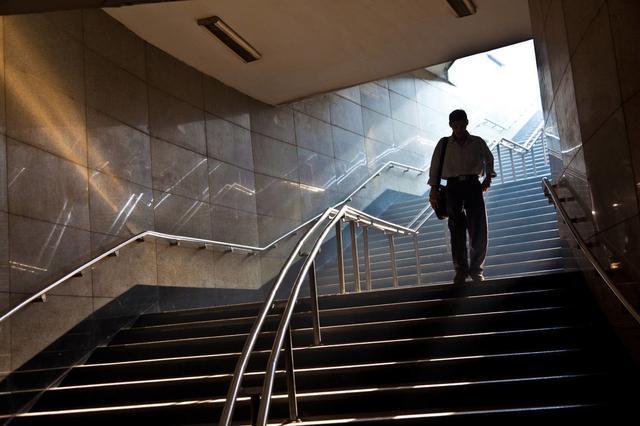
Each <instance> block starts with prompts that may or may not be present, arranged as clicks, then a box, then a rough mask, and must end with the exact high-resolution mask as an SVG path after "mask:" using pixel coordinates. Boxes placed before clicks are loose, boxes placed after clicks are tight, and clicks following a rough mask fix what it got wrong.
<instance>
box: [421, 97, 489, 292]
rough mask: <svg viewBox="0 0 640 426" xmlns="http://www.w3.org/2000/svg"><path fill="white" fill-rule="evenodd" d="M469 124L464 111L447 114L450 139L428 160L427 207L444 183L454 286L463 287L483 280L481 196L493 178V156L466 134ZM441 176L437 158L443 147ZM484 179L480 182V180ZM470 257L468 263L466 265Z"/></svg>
mask: <svg viewBox="0 0 640 426" xmlns="http://www.w3.org/2000/svg"><path fill="white" fill-rule="evenodd" d="M468 125H469V120H468V119H467V113H466V112H465V111H464V110H461V109H457V110H455V111H452V112H451V114H449V126H450V127H451V129H452V130H453V133H452V134H451V136H448V137H444V138H442V139H440V141H439V142H438V144H437V145H436V148H435V150H434V151H433V156H432V157H431V169H430V171H429V185H430V186H431V192H430V193H429V203H430V204H431V206H432V207H435V206H437V205H438V202H439V200H440V192H439V189H438V187H439V184H440V178H442V179H446V181H447V186H446V192H447V194H446V195H447V196H446V204H447V205H446V210H447V215H448V216H449V221H448V225H449V233H450V236H451V254H452V257H453V266H454V268H455V271H456V274H455V277H454V279H453V282H454V284H462V283H464V282H465V280H466V279H467V277H468V276H470V277H471V279H472V280H473V281H474V282H480V281H483V280H484V275H483V266H484V261H485V258H486V256H487V212H486V209H485V205H484V197H483V192H486V191H487V190H488V189H489V187H490V186H491V179H492V178H493V177H495V176H496V173H495V171H494V169H493V154H491V151H490V150H489V148H488V147H487V144H486V143H485V141H484V140H483V139H482V138H480V137H478V136H474V135H470V134H469V132H467V126H468ZM445 144H446V145H447V147H446V150H445V156H444V162H443V164H442V174H441V176H438V172H439V169H440V157H441V155H442V150H443V148H444V145H445ZM482 175H484V179H483V180H482V182H480V180H479V178H480V176H482ZM467 231H468V232H469V240H470V244H469V245H470V250H469V251H470V253H469V254H470V256H468V255H467ZM469 257H470V258H471V262H469Z"/></svg>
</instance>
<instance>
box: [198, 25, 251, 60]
mask: <svg viewBox="0 0 640 426" xmlns="http://www.w3.org/2000/svg"><path fill="white" fill-rule="evenodd" d="M198 25H200V26H202V27H203V28H205V29H207V30H208V31H209V32H210V33H211V34H213V35H214V36H215V37H216V38H217V39H218V40H220V41H221V42H222V43H224V44H225V46H227V47H228V48H229V49H231V50H232V51H233V52H234V53H235V54H236V55H238V56H239V57H240V58H241V59H242V60H243V61H245V62H253V61H257V60H258V59H260V58H262V55H260V53H259V52H258V51H257V50H256V49H254V48H253V46H251V45H250V44H249V43H248V42H247V41H246V40H245V39H243V38H242V37H241V36H240V34H238V33H237V32H235V31H234V30H233V29H232V28H231V27H230V26H229V25H227V24H225V22H224V21H223V20H222V19H220V17H218V16H212V17H210V18H203V19H198Z"/></svg>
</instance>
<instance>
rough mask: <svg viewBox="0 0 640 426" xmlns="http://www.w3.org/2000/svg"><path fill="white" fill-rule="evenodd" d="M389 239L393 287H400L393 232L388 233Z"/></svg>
mask: <svg viewBox="0 0 640 426" xmlns="http://www.w3.org/2000/svg"><path fill="white" fill-rule="evenodd" d="M387 238H388V239H389V254H390V255H391V273H392V274H393V288H398V269H397V268H396V243H395V241H394V240H393V234H392V233H389V234H387Z"/></svg>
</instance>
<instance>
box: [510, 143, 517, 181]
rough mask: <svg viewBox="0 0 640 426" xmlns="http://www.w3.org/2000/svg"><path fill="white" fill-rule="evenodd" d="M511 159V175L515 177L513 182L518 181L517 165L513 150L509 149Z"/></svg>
mask: <svg viewBox="0 0 640 426" xmlns="http://www.w3.org/2000/svg"><path fill="white" fill-rule="evenodd" d="M509 159H510V160H511V175H512V176H513V181H514V182H515V181H516V164H515V163H514V162H513V150H512V149H509Z"/></svg>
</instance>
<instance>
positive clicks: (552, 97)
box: [538, 0, 580, 125]
mask: <svg viewBox="0 0 640 426" xmlns="http://www.w3.org/2000/svg"><path fill="white" fill-rule="evenodd" d="M557 1H562V0H557ZM560 6H562V4H561V5H560ZM549 10H551V7H549ZM562 20H563V22H564V9H562ZM546 33H547V24H546V23H545V25H544V28H543V34H544V38H545V44H546ZM563 35H564V39H565V43H566V44H567V51H568V50H569V48H568V46H569V39H567V31H566V27H565V31H564V34H563ZM578 45H580V43H578ZM576 49H577V47H576ZM548 53H549V49H547V61H548V63H549V84H550V85H551V92H552V93H553V95H552V96H551V103H550V106H551V108H553V106H554V105H555V103H556V97H557V95H558V91H559V89H560V84H558V87H554V83H553V78H552V76H551V57H550V55H549V54H548ZM572 59H573V58H572V56H571V54H570V53H569V58H568V59H567V63H566V64H565V65H564V68H563V69H562V72H561V73H560V79H559V80H558V81H562V80H564V78H565V75H566V74H567V70H568V69H569V68H570V67H571V63H572V62H571V60H572ZM571 72H572V75H571V78H572V79H573V68H572V69H571ZM572 81H573V80H572ZM539 82H540V76H539V75H538V85H540V83H539ZM574 87H575V84H574ZM541 95H542V94H541ZM541 98H542V96H541ZM551 108H550V109H551ZM545 125H546V123H545Z"/></svg>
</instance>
